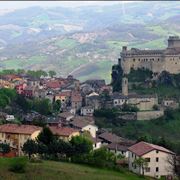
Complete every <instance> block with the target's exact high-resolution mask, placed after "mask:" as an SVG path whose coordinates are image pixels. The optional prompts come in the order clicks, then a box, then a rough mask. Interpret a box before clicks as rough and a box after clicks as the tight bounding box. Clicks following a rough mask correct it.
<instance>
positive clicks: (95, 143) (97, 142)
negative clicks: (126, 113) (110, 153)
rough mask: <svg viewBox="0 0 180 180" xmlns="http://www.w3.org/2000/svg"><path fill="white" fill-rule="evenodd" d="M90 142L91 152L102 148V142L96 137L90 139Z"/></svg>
mask: <svg viewBox="0 0 180 180" xmlns="http://www.w3.org/2000/svg"><path fill="white" fill-rule="evenodd" d="M90 140H91V141H92V143H93V150H96V149H99V148H101V147H102V142H101V141H102V140H101V139H99V138H97V137H96V138H93V137H91V138H90Z"/></svg>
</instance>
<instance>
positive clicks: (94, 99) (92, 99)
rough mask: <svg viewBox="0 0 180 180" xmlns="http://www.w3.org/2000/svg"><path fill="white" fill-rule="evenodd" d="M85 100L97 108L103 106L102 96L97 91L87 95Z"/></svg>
mask: <svg viewBox="0 0 180 180" xmlns="http://www.w3.org/2000/svg"><path fill="white" fill-rule="evenodd" d="M85 101H86V106H91V107H93V108H94V109H95V110H96V109H99V108H100V107H101V104H100V97H99V94H97V93H96V92H92V93H90V94H89V95H86V100H85Z"/></svg>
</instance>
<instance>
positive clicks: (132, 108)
mask: <svg viewBox="0 0 180 180" xmlns="http://www.w3.org/2000/svg"><path fill="white" fill-rule="evenodd" d="M122 111H124V112H137V111H139V109H138V108H137V107H135V106H132V105H130V104H126V103H125V104H124V105H123V107H122Z"/></svg>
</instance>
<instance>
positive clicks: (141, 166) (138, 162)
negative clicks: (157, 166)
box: [134, 157, 148, 176]
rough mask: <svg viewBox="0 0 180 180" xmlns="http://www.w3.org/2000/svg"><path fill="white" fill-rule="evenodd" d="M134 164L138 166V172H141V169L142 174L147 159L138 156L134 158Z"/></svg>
mask: <svg viewBox="0 0 180 180" xmlns="http://www.w3.org/2000/svg"><path fill="white" fill-rule="evenodd" d="M134 164H135V165H137V166H138V167H139V169H140V172H141V169H142V174H143V176H144V169H145V168H146V167H147V166H148V162H147V160H146V159H144V158H142V157H140V158H137V159H135V160H134Z"/></svg>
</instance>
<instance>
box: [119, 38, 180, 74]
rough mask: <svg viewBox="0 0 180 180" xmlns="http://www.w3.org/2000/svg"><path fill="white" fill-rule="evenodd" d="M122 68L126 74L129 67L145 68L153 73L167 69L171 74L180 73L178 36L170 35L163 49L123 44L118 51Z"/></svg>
mask: <svg viewBox="0 0 180 180" xmlns="http://www.w3.org/2000/svg"><path fill="white" fill-rule="evenodd" d="M120 56H121V61H119V63H121V66H122V69H123V71H124V74H128V73H129V72H130V70H131V68H134V69H138V68H145V69H149V70H151V71H152V72H154V73H160V72H162V71H168V72H170V73H173V74H177V73H180V38H179V37H178V36H170V37H169V39H168V47H167V48H166V49H163V50H141V49H137V48H131V49H129V50H128V48H127V47H126V46H123V48H122V51H121V53H120Z"/></svg>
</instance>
